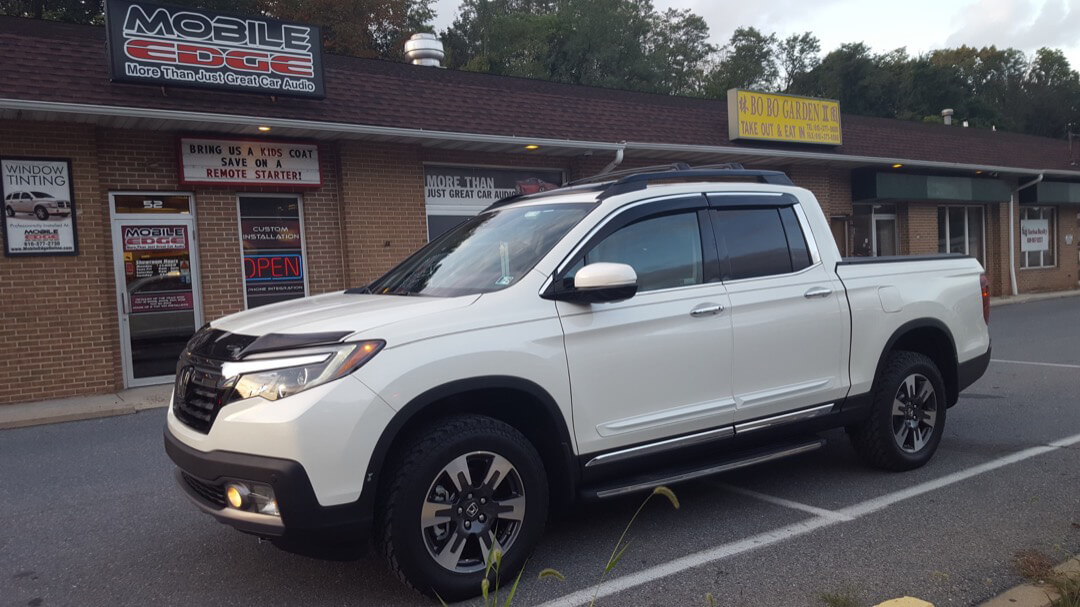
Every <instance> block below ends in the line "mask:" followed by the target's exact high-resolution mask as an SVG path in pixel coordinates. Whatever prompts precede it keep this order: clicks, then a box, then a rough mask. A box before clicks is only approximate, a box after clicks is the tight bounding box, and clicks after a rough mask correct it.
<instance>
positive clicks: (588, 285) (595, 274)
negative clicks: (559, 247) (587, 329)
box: [554, 262, 638, 304]
mask: <svg viewBox="0 0 1080 607" xmlns="http://www.w3.org/2000/svg"><path fill="white" fill-rule="evenodd" d="M637 289H638V284H637V272H635V271H634V268H632V267H630V266H628V265H626V264H625V263H607V262H597V263H591V264H589V265H587V266H585V267H583V268H581V269H580V270H578V272H577V274H576V275H575V276H574V286H573V287H569V288H564V289H560V290H558V291H556V292H555V293H554V299H558V300H561V301H569V302H573V303H582V304H589V303H604V302H613V301H622V300H624V299H630V298H631V297H633V296H634V295H635V294H636V293H637Z"/></svg>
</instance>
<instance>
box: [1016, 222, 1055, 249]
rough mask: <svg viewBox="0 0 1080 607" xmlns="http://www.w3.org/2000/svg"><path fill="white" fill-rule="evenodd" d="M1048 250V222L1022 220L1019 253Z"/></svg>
mask: <svg viewBox="0 0 1080 607" xmlns="http://www.w3.org/2000/svg"><path fill="white" fill-rule="evenodd" d="M1048 250H1050V221H1049V220H1047V219H1023V220H1021V221H1020V251H1021V252H1024V253H1027V252H1029V251H1048Z"/></svg>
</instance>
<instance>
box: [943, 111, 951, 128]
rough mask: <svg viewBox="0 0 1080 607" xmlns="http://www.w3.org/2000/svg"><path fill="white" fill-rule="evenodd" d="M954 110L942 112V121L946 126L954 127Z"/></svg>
mask: <svg viewBox="0 0 1080 607" xmlns="http://www.w3.org/2000/svg"><path fill="white" fill-rule="evenodd" d="M952 115H953V111H952V108H945V109H943V110H941V120H942V121H943V122H944V123H945V126H952Z"/></svg>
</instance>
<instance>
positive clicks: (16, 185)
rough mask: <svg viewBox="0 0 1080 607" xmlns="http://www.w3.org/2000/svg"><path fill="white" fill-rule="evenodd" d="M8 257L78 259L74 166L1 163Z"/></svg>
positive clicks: (50, 161) (53, 161)
mask: <svg viewBox="0 0 1080 607" xmlns="http://www.w3.org/2000/svg"><path fill="white" fill-rule="evenodd" d="M0 198H2V199H3V208H2V211H3V213H4V214H3V233H4V255H6V256H8V257H15V256H19V257H23V256H27V257H29V256H34V255H78V254H79V239H78V232H77V231H76V229H75V228H76V226H75V196H74V188H73V187H72V183H71V161H70V160H68V159H66V158H0Z"/></svg>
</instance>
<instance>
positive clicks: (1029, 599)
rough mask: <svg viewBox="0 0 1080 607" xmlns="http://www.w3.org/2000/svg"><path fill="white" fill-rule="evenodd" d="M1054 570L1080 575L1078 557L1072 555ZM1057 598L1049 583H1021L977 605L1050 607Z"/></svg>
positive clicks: (1063, 574) (992, 606)
mask: <svg viewBox="0 0 1080 607" xmlns="http://www.w3.org/2000/svg"><path fill="white" fill-rule="evenodd" d="M1054 572H1055V573H1057V574H1058V575H1062V576H1066V577H1071V578H1075V577H1080V557H1073V558H1071V559H1069V560H1067V561H1065V562H1064V563H1061V564H1060V565H1058V566H1057V567H1054ZM1057 598H1058V594H1057V592H1056V591H1055V590H1054V588H1053V587H1052V586H1050V585H1049V584H1036V583H1030V584H1021V585H1019V586H1017V587H1015V588H1011V589H1009V590H1007V591H1005V592H1004V593H1002V594H999V595H998V596H996V597H994V598H992V599H990V600H989V601H986V602H985V603H982V604H981V605H979V607H1050V604H1051V603H1053V602H1054V601H1055V600H1057Z"/></svg>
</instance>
